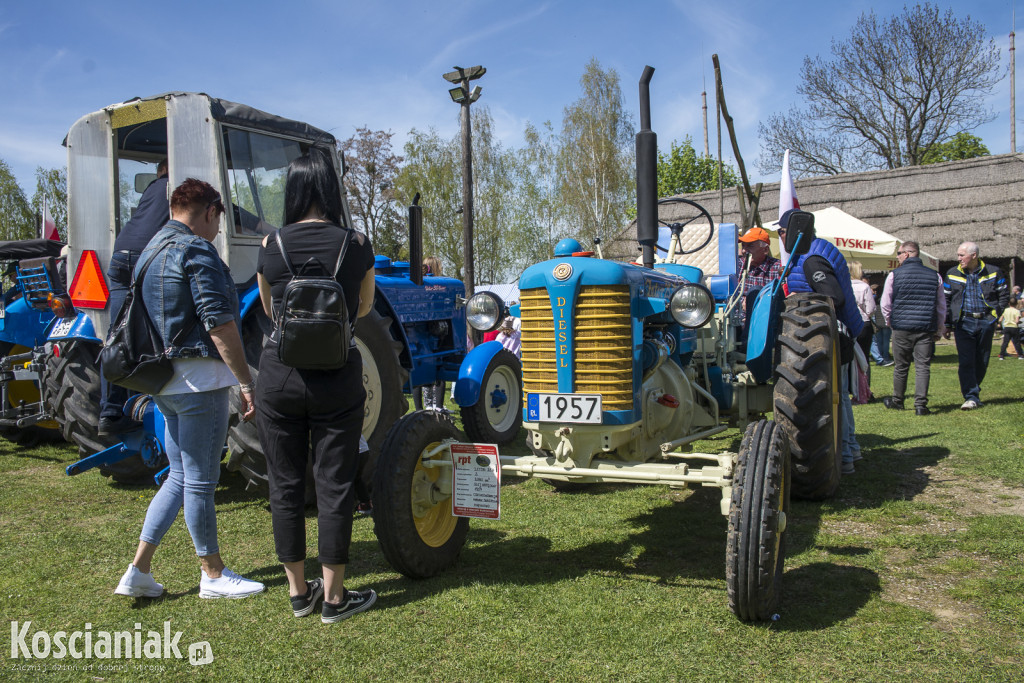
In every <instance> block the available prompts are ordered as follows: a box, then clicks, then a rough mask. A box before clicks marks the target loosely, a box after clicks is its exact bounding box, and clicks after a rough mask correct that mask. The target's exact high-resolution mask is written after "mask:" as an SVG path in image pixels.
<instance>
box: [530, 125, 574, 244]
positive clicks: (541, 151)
mask: <svg viewBox="0 0 1024 683" xmlns="http://www.w3.org/2000/svg"><path fill="white" fill-rule="evenodd" d="M524 138H525V140H526V146H525V147H523V148H522V149H521V150H519V167H520V172H521V180H522V182H521V184H520V187H519V209H520V215H521V216H522V219H523V220H524V221H526V222H527V223H528V224H529V225H530V226H531V228H532V229H533V230H535V231H536V233H535V236H536V239H535V240H534V241H532V242H530V246H532V250H531V251H532V258H531V257H530V256H527V257H526V258H527V259H528V261H529V262H531V263H532V262H536V261H538V260H542V259H546V258H550V257H551V255H552V254H553V253H554V249H555V244H557V243H558V241H559V240H561V239H562V238H563V237H568V235H569V231H568V225H567V221H566V211H565V207H564V205H563V203H562V201H561V198H560V197H559V195H558V167H557V164H558V158H557V153H558V139H557V137H556V136H555V133H554V130H553V129H552V126H551V122H550V121H545V122H544V124H543V125H541V127H540V128H535V127H534V126H533V125H532V124H527V125H526V131H525V133H524Z"/></svg>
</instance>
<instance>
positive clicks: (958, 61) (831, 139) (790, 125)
mask: <svg viewBox="0 0 1024 683" xmlns="http://www.w3.org/2000/svg"><path fill="white" fill-rule="evenodd" d="M1002 76H1003V74H1002V70H1001V68H1000V59H999V48H998V47H996V45H995V41H994V40H993V39H991V38H989V37H988V35H987V32H986V30H985V27H984V26H982V25H981V24H980V23H977V22H975V21H972V20H971V18H970V16H968V17H966V18H964V19H960V18H958V17H956V16H955V15H954V14H953V12H952V10H947V11H946V12H942V11H940V9H939V8H938V7H936V6H935V5H932V4H929V3H924V4H923V5H915V6H913V7H904V8H903V12H902V13H901V14H898V15H894V16H892V17H889V18H888V19H879V18H878V17H877V16H876V15H875V14H874V12H868V13H866V14H862V15H861V16H860V18H859V19H858V20H857V23H856V24H855V25H854V27H853V29H852V31H851V33H850V36H849V37H848V38H847V39H846V40H833V41H832V56H831V59H829V60H824V59H822V58H821V57H815V58H814V59H811V58H809V57H808V58H806V59H805V60H804V64H803V69H802V71H801V77H800V78H799V79H798V82H799V84H800V85H799V86H798V87H797V92H798V93H799V94H800V95H802V96H803V97H804V99H805V101H806V103H807V104H806V108H805V109H800V108H797V107H794V108H793V109H791V110H790V112H789V113H787V114H776V115H773V116H770V117H769V118H768V120H767V122H766V123H762V124H761V126H760V135H761V140H762V150H761V158H760V163H758V168H760V170H761V172H762V173H770V172H772V171H774V170H778V169H779V168H780V166H781V164H782V157H783V152H784V151H785V150H786V149H789V150H791V154H790V168H791V170H792V172H793V174H794V175H796V176H806V175H816V174H835V173H844V172H849V171H861V170H868V169H884V168H900V167H902V166H915V165H918V164H920V163H921V162H922V156H923V155H924V154H927V152H928V150H930V149H931V148H932V147H933V146H934V145H936V144H938V143H940V142H941V141H943V140H947V139H949V137H950V134H951V132H952V131H955V130H959V131H969V130H973V129H975V128H977V127H978V126H979V125H981V124H983V123H985V122H987V121H990V120H991V119H992V114H991V112H990V110H989V108H988V107H987V105H986V98H987V96H988V95H990V94H991V93H992V91H993V89H994V87H995V85H996V84H997V83H998V82H999V81H1000V80H1001V79H1002Z"/></svg>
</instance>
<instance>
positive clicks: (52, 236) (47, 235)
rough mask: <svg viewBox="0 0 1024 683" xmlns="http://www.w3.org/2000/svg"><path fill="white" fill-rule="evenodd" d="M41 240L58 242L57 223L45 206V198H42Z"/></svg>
mask: <svg viewBox="0 0 1024 683" xmlns="http://www.w3.org/2000/svg"><path fill="white" fill-rule="evenodd" d="M41 232H42V233H43V239H46V240H54V241H56V242H60V235H59V234H58V233H57V223H56V222H55V221H54V220H53V216H51V215H50V209H49V207H47V206H46V197H43V227H42V230H41Z"/></svg>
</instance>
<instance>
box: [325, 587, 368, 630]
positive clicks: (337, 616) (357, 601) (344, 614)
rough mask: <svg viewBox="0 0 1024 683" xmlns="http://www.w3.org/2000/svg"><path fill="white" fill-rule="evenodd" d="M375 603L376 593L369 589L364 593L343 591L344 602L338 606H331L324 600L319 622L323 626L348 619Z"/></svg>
mask: <svg viewBox="0 0 1024 683" xmlns="http://www.w3.org/2000/svg"><path fill="white" fill-rule="evenodd" d="M375 602H377V593H375V592H374V591H373V589H372V588H369V589H367V590H364V591H349V590H347V591H345V601H344V602H342V603H341V604H338V605H332V604H331V603H329V602H327V601H326V600H324V606H323V612H322V613H321V615H320V621H322V622H323V623H325V624H333V623H335V622H337V621H341V620H342V619H348V618H349V617H350V616H352V615H353V614H358V613H360V612H365V611H366V610H368V609H370V608H371V607H373V603H375Z"/></svg>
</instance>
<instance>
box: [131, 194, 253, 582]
mask: <svg viewBox="0 0 1024 683" xmlns="http://www.w3.org/2000/svg"><path fill="white" fill-rule="evenodd" d="M170 206H171V221H170V222H168V223H167V225H166V226H164V228H163V229H161V230H160V231H159V232H157V234H156V236H154V237H153V239H152V240H151V241H150V243H149V246H148V247H146V248H145V249H144V250H143V251H142V254H140V256H139V265H138V266H137V269H138V268H140V267H142V266H144V265H145V264H146V263H147V262H149V261H152V263H151V264H150V267H149V270H148V271H146V274H145V279H144V280H143V282H142V295H143V297H144V298H145V300H146V301H147V302H149V304H148V305H147V309H148V312H149V315H150V317H151V318H152V320H153V325H154V327H156V329H157V331H158V332H159V333H160V337H161V338H162V339H163V341H164V346H165V353H166V354H167V356H168V357H170V358H172V359H173V363H174V376H173V377H172V378H171V380H170V381H169V382H168V383H167V384H166V385H165V386H164V387H163V389H161V390H160V392H159V393H158V394H157V395H156V396H154V397H153V400H154V401H155V402H156V405H157V407H159V408H160V412H161V413H162V414H163V417H164V423H165V425H164V435H163V436H164V439H163V443H164V449H165V451H166V452H167V460H168V462H169V464H170V474H169V475H168V476H167V480H166V481H165V482H164V483H163V485H162V486H161V487H160V488H159V489H158V490H157V492H156V495H155V496H153V500H152V501H151V502H150V504H149V509H148V510H147V511H146V520H145V522H143V524H142V533H141V534H140V535H139V547H138V550H136V553H135V559H134V560H133V561H132V564H130V565H129V566H128V570H127V571H126V572H125V573H124V576H122V577H121V581H120V583H118V585H117V589H116V590H115V591H114V592H115V593H117V594H118V595H128V596H133V597H139V596H145V597H156V596H158V595H160V594H161V593H162V592H163V586H162V585H160V584H159V583H157V582H156V581H155V580H154V579H153V573H152V570H151V564H152V560H153V556H154V554H155V553H156V549H157V547H158V546H159V544H160V541H161V540H162V539H163V537H164V534H166V533H167V531H168V529H170V528H171V524H172V523H173V522H174V520H175V518H177V516H178V511H179V510H181V509H182V507H184V508H185V524H186V526H188V531H189V534H191V536H192V543H193V545H194V546H195V549H196V554H197V555H198V556H199V563H200V565H202V569H201V572H200V581H199V597H200V598H244V597H246V596H249V595H254V594H256V593H260V592H262V591H263V584H262V583H259V582H258V581H251V580H249V579H245V578H243V577H241V576H239V575H238V574H236V573H235V572H233V571H231V570H230V569H228V568H227V567H225V566H224V561H223V560H222V559H221V556H220V547H219V545H218V543H217V515H216V511H215V509H214V500H213V494H214V490H215V489H216V488H217V482H218V480H219V479H220V459H221V452H222V450H223V448H224V440H225V439H226V438H227V433H228V416H229V414H230V409H229V407H228V392H229V390H230V388H231V387H233V386H235V385H236V384H237V385H238V387H239V392H240V393H239V398H240V400H241V409H242V419H243V420H248V419H250V418H251V417H252V415H253V412H254V409H253V382H252V376H251V375H250V374H249V365H248V363H247V362H246V360H245V351H244V350H243V348H242V337H241V335H240V333H239V313H238V292H237V290H236V289H235V283H234V281H233V280H232V279H231V271H229V270H228V267H227V265H226V264H225V263H224V262H223V261H222V260H221V259H220V256H219V255H218V254H217V250H216V248H215V247H214V246H213V245H212V244H210V242H211V241H212V240H213V239H214V238H215V237H216V236H217V232H218V230H219V229H220V218H221V216H222V215H223V214H224V204H223V202H222V201H221V198H220V194H219V193H218V192H217V190H216V189H214V188H213V187H212V186H211V185H210V184H209V183H205V182H203V181H201V180H196V179H195V178H188V179H187V180H185V182H183V183H182V184H181V185H180V186H179V187H178V188H177V189H175V190H174V193H173V194H172V195H171V201H170Z"/></svg>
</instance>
